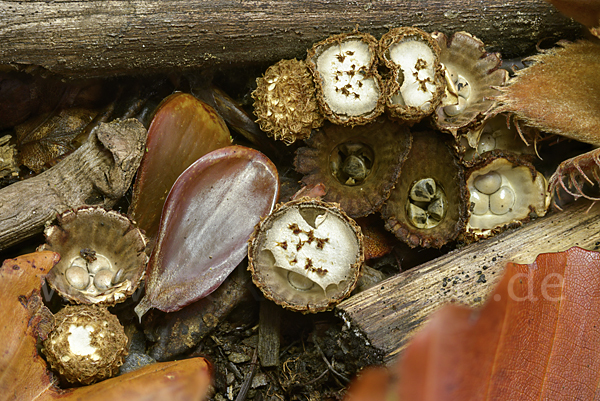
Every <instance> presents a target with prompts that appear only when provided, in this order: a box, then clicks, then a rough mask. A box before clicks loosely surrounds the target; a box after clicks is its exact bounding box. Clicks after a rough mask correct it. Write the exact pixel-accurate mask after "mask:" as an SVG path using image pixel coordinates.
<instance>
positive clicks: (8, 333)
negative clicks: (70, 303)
mask: <svg viewBox="0 0 600 401" xmlns="http://www.w3.org/2000/svg"><path fill="white" fill-rule="evenodd" d="M59 258H60V257H59V255H58V254H57V253H54V252H49V251H45V252H35V253H32V254H28V255H24V256H20V257H18V258H16V259H7V260H5V261H4V263H3V264H2V267H0V338H1V339H2V346H0V395H1V397H0V398H2V399H7V400H38V401H51V400H55V399H59V398H60V399H61V400H65V401H75V400H82V399H85V400H91V401H93V400H114V401H119V400H123V401H141V400H182V401H183V400H185V401H187V400H198V401H199V400H202V399H204V398H205V396H206V393H207V390H208V387H209V385H210V371H209V370H210V369H209V365H208V363H207V362H206V360H204V359H203V358H192V359H187V360H183V361H178V362H166V363H157V364H154V365H149V366H146V367H144V368H142V369H139V370H137V371H134V372H131V373H128V374H126V375H122V376H118V377H114V378H112V379H109V380H105V381H103V382H100V383H96V384H94V385H92V386H86V387H79V388H77V389H69V390H61V389H59V388H58V387H56V386H55V383H54V381H53V379H52V376H51V375H50V373H49V372H48V371H47V367H46V362H45V361H44V360H43V359H42V358H41V357H40V355H39V354H38V352H37V350H36V342H37V338H38V335H39V336H42V337H45V336H46V335H47V333H48V331H49V330H51V328H52V325H53V320H54V319H53V316H52V314H51V312H50V311H49V310H48V309H47V308H46V307H45V306H44V304H43V302H42V295H41V291H40V290H41V286H42V283H43V280H44V277H45V276H46V274H47V273H48V272H49V271H50V269H51V268H52V267H53V266H54V265H55V264H56V263H57V262H58V260H59Z"/></svg>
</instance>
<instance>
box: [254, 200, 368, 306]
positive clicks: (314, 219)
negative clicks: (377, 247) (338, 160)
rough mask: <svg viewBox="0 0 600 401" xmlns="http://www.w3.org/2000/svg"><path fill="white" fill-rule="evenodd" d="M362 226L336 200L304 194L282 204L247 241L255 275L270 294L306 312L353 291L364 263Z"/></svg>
mask: <svg viewBox="0 0 600 401" xmlns="http://www.w3.org/2000/svg"><path fill="white" fill-rule="evenodd" d="M363 252H364V251H363V237H362V233H361V230H360V227H359V226H358V225H357V224H356V222H354V220H352V219H351V218H349V217H348V216H347V215H346V214H345V213H344V212H343V211H342V210H340V209H339V207H338V206H337V205H336V204H334V203H326V202H322V201H319V200H316V199H309V198H303V199H299V200H295V201H291V202H288V203H286V204H283V205H279V206H278V207H277V208H276V209H275V210H274V211H273V212H272V213H271V214H270V215H269V216H268V217H267V218H266V219H264V220H263V221H261V222H260V223H259V224H258V225H257V226H256V228H255V230H254V233H253V235H252V237H251V238H250V245H249V247H248V260H249V267H248V268H249V270H250V271H251V273H252V280H253V281H254V283H255V284H256V286H257V287H258V288H260V290H261V291H262V292H263V294H264V295H265V297H267V298H268V299H270V300H272V301H274V302H275V303H277V304H279V305H281V306H283V307H284V308H287V309H290V310H294V311H299V312H303V313H314V312H321V311H325V310H328V309H331V308H332V307H333V306H334V305H336V304H337V303H338V302H340V301H341V300H342V299H344V298H345V297H347V296H348V295H350V292H351V291H352V290H353V289H354V287H355V286H356V283H357V280H358V278H359V276H360V268H361V266H362V263H363V259H364V254H363Z"/></svg>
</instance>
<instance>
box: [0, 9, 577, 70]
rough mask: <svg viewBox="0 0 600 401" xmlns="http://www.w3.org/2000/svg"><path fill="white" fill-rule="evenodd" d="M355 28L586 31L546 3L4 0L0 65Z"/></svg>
mask: <svg viewBox="0 0 600 401" xmlns="http://www.w3.org/2000/svg"><path fill="white" fill-rule="evenodd" d="M356 26H359V28H360V29H361V30H363V31H365V32H369V33H372V34H373V35H375V36H376V37H378V38H379V37H380V36H381V35H382V34H383V33H385V32H387V31H388V30H389V29H390V28H392V27H397V26H416V27H419V28H423V29H424V30H426V31H434V30H440V31H443V32H445V33H452V32H454V31H459V30H465V31H468V32H470V33H472V34H474V35H476V36H478V37H479V38H481V39H482V40H483V41H484V42H485V43H486V44H487V46H488V48H489V49H490V50H491V51H500V52H502V53H503V55H504V56H505V57H508V58H510V57H515V56H518V55H523V54H526V53H532V52H533V51H534V49H535V44H536V43H537V42H538V41H539V40H541V39H543V38H548V37H550V38H573V37H574V36H577V35H579V34H580V26H579V25H578V24H577V23H575V22H573V21H572V20H570V19H568V18H566V17H564V16H563V15H561V14H559V13H558V11H556V10H555V9H554V8H553V6H552V5H550V4H548V3H546V2H544V1H543V0H520V1H519V0H508V1H502V0H489V1H485V2H481V1H471V0H445V1H441V0H413V1H401V0H380V1H373V0H356V1H342V0H305V1H296V0H277V1H274V0H271V1H258V0H255V1H231V0H173V1H156V0H111V1H97V0H96V1H94V0H92V1H88V0H72V1H58V2H48V1H7V0H0V41H1V42H2V47H0V64H12V65H23V64H25V65H37V66H42V67H44V68H46V69H48V70H50V71H53V72H56V73H59V74H65V75H70V76H106V75H122V74H131V73H133V72H137V73H152V72H162V71H165V70H172V69H173V68H177V69H180V68H196V67H207V66H214V65H217V64H221V65H231V64H248V63H265V64H271V63H274V62H276V61H277V60H279V59H282V58H293V57H300V58H303V57H304V56H305V51H306V49H307V48H310V47H311V46H312V44H313V43H315V42H317V41H319V40H322V39H324V38H326V37H327V36H329V35H331V34H335V33H340V32H344V31H350V30H352V29H354V28H355V27H356Z"/></svg>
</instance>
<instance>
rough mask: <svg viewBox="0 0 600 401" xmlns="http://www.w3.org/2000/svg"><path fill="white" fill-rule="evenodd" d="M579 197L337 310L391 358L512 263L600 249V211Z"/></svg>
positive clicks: (476, 301) (489, 286)
mask: <svg viewBox="0 0 600 401" xmlns="http://www.w3.org/2000/svg"><path fill="white" fill-rule="evenodd" d="M589 207H590V203H589V202H586V201H579V202H576V203H575V204H573V205H571V206H570V207H569V208H566V209H565V211H564V212H562V213H551V214H550V215H548V216H546V217H544V218H541V219H538V220H536V221H534V222H531V223H529V224H527V225H525V226H524V227H521V228H519V229H515V230H511V231H508V232H505V233H503V234H501V235H499V236H497V237H494V238H491V239H488V240H486V241H482V242H479V243H476V244H472V245H469V246H466V247H464V248H462V249H458V250H455V251H453V252H451V253H448V254H446V255H444V256H441V257H439V258H437V259H435V260H433V261H430V262H427V263H425V264H423V265H420V266H417V267H415V268H413V269H411V270H408V271H406V272H402V273H400V274H398V275H396V276H394V277H391V278H389V279H387V280H385V281H383V282H381V283H379V285H376V286H374V287H372V288H370V289H368V290H366V291H363V292H361V293H359V294H357V295H355V296H353V297H351V298H349V299H347V300H346V301H344V302H342V303H341V304H340V305H338V307H337V311H338V313H339V314H340V315H341V316H342V317H343V318H344V319H345V320H346V321H347V322H349V324H350V327H351V328H354V329H358V331H359V332H360V334H362V335H365V336H366V339H367V340H368V341H369V342H370V343H371V344H372V345H373V346H375V347H376V348H379V349H381V350H382V351H384V353H385V355H386V356H385V360H386V361H387V362H389V361H391V360H392V359H393V358H394V357H395V356H396V355H398V354H399V353H400V352H401V351H402V350H403V349H404V348H405V347H406V345H407V343H408V341H409V340H410V338H411V337H412V336H413V335H414V334H415V332H416V331H417V330H418V329H419V328H420V327H421V326H422V325H423V324H424V323H425V322H426V320H427V318H428V317H429V316H430V315H431V313H433V312H435V311H436V310H437V309H439V308H440V307H441V306H442V305H444V304H445V303H448V302H460V303H463V304H466V305H469V306H479V305H481V304H482V303H483V302H485V300H486V298H487V296H488V295H489V294H490V293H491V292H492V290H493V289H494V287H495V285H496V283H497V282H498V281H499V279H500V277H501V276H502V272H503V270H504V267H505V265H506V263H507V262H516V263H532V262H533V261H534V260H535V258H536V256H537V255H538V254H539V253H546V252H559V251H564V250H567V249H569V248H571V247H573V246H579V247H582V248H585V249H589V250H597V249H600V212H599V210H598V206H597V205H596V206H595V207H594V208H592V209H591V210H590V211H589V212H588V208H589Z"/></svg>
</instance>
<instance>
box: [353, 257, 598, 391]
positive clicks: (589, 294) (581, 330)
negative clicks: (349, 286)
mask: <svg viewBox="0 0 600 401" xmlns="http://www.w3.org/2000/svg"><path fill="white" fill-rule="evenodd" d="M599 269H600V254H599V253H597V252H590V251H585V250H582V249H580V248H571V249H570V250H569V251H566V252H562V253H554V254H542V255H540V256H538V258H537V259H536V261H535V262H534V263H533V264H531V265H517V264H508V266H507V269H506V274H505V276H504V278H503V280H502V281H501V283H500V284H499V286H498V288H497V289H496V291H495V292H494V294H493V295H492V296H491V298H490V300H489V301H488V303H487V304H486V305H485V307H484V308H483V309H482V310H476V311H473V310H471V309H468V308H465V307H461V306H457V305H449V306H446V307H445V308H443V309H442V310H441V311H439V312H438V313H436V314H435V315H434V316H433V317H432V318H431V320H430V322H429V323H428V324H427V326H426V327H425V329H424V330H423V331H422V332H420V333H419V334H418V335H417V336H416V337H415V338H414V339H413V341H412V342H411V344H410V345H409V347H408V348H407V350H406V351H405V353H404V355H403V358H402V359H401V360H400V361H399V363H398V365H397V367H396V374H397V377H398V378H399V381H398V383H397V387H396V391H397V398H396V399H398V400H411V401H419V400H436V401H440V400H488V399H491V400H567V399H569V400H573V399H577V400H592V399H598V396H599V395H600V390H599V385H598V383H599V380H600V330H599V329H598V321H599V320H600V275H599V274H598V271H599ZM378 380H379V382H374V381H373V380H371V381H370V382H369V383H367V384H366V385H367V386H373V385H379V386H380V385H381V384H380V382H381V380H382V379H381V378H379V379H378ZM364 382H365V381H363V383H364ZM377 383H379V384H377ZM359 390H360V391H365V389H364V388H361V389H359ZM359 390H354V391H356V394H358V391H359ZM349 397H351V395H349ZM349 399H351V400H352V401H358V400H361V399H360V398H349ZM362 399H365V400H366V399H368V398H362ZM379 399H380V400H383V398H379ZM386 400H388V399H386Z"/></svg>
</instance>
